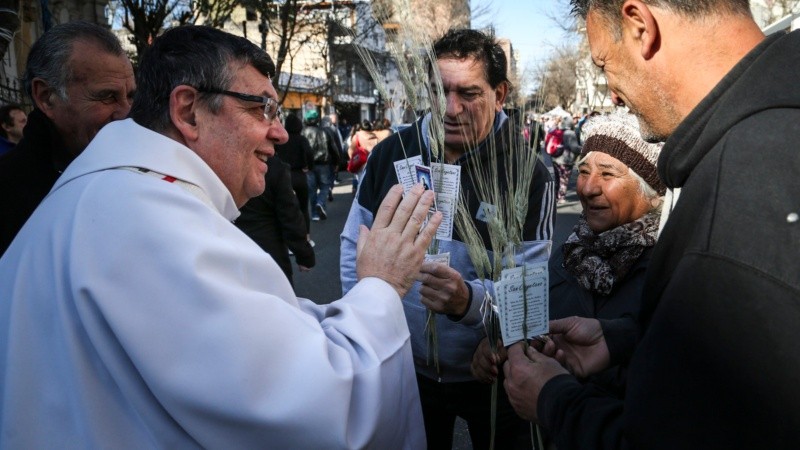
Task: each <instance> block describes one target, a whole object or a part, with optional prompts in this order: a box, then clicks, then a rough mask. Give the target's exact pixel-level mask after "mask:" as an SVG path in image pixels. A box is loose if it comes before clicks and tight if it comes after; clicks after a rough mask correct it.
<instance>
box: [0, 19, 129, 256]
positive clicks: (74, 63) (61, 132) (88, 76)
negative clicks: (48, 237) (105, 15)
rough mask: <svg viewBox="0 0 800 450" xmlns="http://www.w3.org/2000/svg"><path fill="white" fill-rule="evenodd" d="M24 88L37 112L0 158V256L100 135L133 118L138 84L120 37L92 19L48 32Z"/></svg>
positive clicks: (40, 42) (38, 43)
mask: <svg viewBox="0 0 800 450" xmlns="http://www.w3.org/2000/svg"><path fill="white" fill-rule="evenodd" d="M23 84H24V85H25V91H26V92H27V93H28V96H30V98H31V100H32V101H33V105H34V109H33V111H32V112H31V114H30V116H29V117H28V124H27V126H26V128H25V131H24V137H23V139H22V140H21V141H20V143H19V144H18V145H17V146H16V147H15V148H14V149H13V150H12V151H10V152H9V153H7V154H6V156H5V157H4V158H2V159H0V211H2V212H3V214H2V216H0V217H2V219H0V255H2V254H3V252H5V250H6V249H7V248H8V246H9V244H11V241H12V240H13V239H14V236H16V235H17V232H18V231H19V229H20V228H22V225H23V224H24V223H25V221H26V220H28V217H30V215H31V214H32V213H33V210H34V209H36V207H37V206H38V205H39V202H41V201H42V199H43V198H44V196H45V195H47V193H48V192H49V191H50V188H52V187H53V184H54V183H55V181H56V179H57V178H58V177H59V175H60V174H61V173H62V172H63V171H64V169H65V168H66V167H67V166H68V165H69V163H70V162H72V160H73V159H75V157H76V156H78V155H79V154H80V153H81V152H82V151H83V149H84V148H86V146H87V145H88V144H89V141H91V140H92V138H94V135H95V134H97V132H98V130H100V128H102V127H103V126H104V125H106V124H107V123H109V122H111V121H113V120H119V119H123V118H125V116H127V115H128V111H130V108H131V99H132V98H133V91H134V89H135V86H136V84H135V82H134V78H133V67H132V66H131V63H130V60H129V59H128V56H127V55H126V54H125V51H123V50H122V46H121V45H120V43H119V40H118V39H117V37H116V36H114V34H112V33H111V32H110V31H109V30H107V29H105V28H103V27H102V26H100V25H96V24H93V23H88V22H69V23H65V24H61V25H56V26H55V27H53V28H51V29H50V30H48V31H47V32H46V33H45V34H43V35H42V36H41V37H40V38H39V39H38V40H37V41H36V42H35V43H34V44H33V47H31V51H30V54H29V55H28V61H27V66H26V69H25V74H24V76H23Z"/></svg>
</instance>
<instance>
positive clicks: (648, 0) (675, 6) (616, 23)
mask: <svg viewBox="0 0 800 450" xmlns="http://www.w3.org/2000/svg"><path fill="white" fill-rule="evenodd" d="M623 3H625V0H570V5H571V6H572V13H573V14H574V15H576V16H578V17H580V18H582V19H586V15H587V14H589V11H594V12H597V13H598V14H599V15H600V16H602V17H603V18H604V19H605V20H606V21H607V23H608V25H609V26H610V31H612V34H613V35H614V38H615V39H617V40H619V39H620V38H621V37H622V34H621V29H620V19H621V18H622V4H623ZM642 3H644V4H646V5H648V6H657V7H660V8H665V9H669V10H671V11H673V12H675V13H677V14H681V15H683V16H685V17H689V18H699V17H705V16H708V15H711V14H721V13H729V14H735V15H745V16H748V17H752V12H751V11H750V2H749V0H642Z"/></svg>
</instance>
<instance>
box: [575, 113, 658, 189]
mask: <svg viewBox="0 0 800 450" xmlns="http://www.w3.org/2000/svg"><path fill="white" fill-rule="evenodd" d="M581 138H582V139H583V148H582V149H581V157H582V158H583V157H585V156H586V155H587V154H589V152H602V153H606V154H608V155H611V156H613V157H614V158H617V159H618V160H620V161H622V162H623V163H624V164H625V165H627V166H628V167H630V168H631V169H633V171H634V172H636V173H637V174H638V175H639V176H640V177H642V178H643V179H644V181H645V182H647V184H649V185H650V187H652V188H653V189H654V190H655V191H656V192H658V195H664V193H666V191H667V187H666V186H665V185H664V183H662V182H661V180H660V179H659V178H658V171H657V170H656V163H657V162H658V155H659V153H661V147H662V146H663V144H650V143H647V142H645V141H644V140H643V139H642V136H641V135H640V134H639V121H638V120H637V119H636V117H635V116H634V115H633V114H630V113H628V112H624V111H621V110H618V111H616V112H613V113H611V114H606V115H600V116H594V117H590V118H589V119H588V120H587V121H586V123H585V124H584V125H583V128H582V129H581Z"/></svg>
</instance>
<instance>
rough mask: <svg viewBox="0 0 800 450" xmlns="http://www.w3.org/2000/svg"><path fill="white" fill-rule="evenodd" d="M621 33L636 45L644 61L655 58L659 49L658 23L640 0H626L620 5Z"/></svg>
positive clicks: (648, 8)
mask: <svg viewBox="0 0 800 450" xmlns="http://www.w3.org/2000/svg"><path fill="white" fill-rule="evenodd" d="M622 32H623V35H625V34H627V35H629V36H630V37H631V38H632V39H633V40H634V42H636V43H637V45H638V47H639V52H640V54H641V56H642V58H644V59H645V60H649V59H651V58H652V57H653V56H655V54H656V52H658V50H659V49H660V47H661V35H660V34H659V28H658V21H657V20H656V18H655V16H654V15H653V11H651V10H650V7H649V6H647V5H646V4H644V3H643V2H641V1H640V0H627V1H626V2H625V3H624V4H623V5H622ZM623 39H624V38H623Z"/></svg>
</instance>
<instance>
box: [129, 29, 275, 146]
mask: <svg viewBox="0 0 800 450" xmlns="http://www.w3.org/2000/svg"><path fill="white" fill-rule="evenodd" d="M248 65H250V66H253V67H254V68H255V69H256V70H258V71H259V72H260V73H261V74H262V75H264V76H266V77H268V78H272V77H273V76H274V75H275V64H273V63H272V59H271V58H270V57H269V55H267V54H266V52H264V51H263V50H261V49H260V48H258V47H257V46H256V45H255V44H253V43H252V42H250V41H248V40H247V39H245V38H243V37H239V36H234V35H232V34H230V33H226V32H224V31H221V30H217V29H215V28H211V27H206V26H194V25H185V26H180V27H175V28H172V29H170V30H167V31H166V32H165V33H164V34H163V35H161V36H159V37H158V38H156V39H155V41H154V42H153V45H152V46H151V47H150V48H148V49H147V50H146V51H145V52H144V55H142V58H141V60H140V63H139V71H138V73H137V74H136V94H135V95H134V97H133V106H132V107H131V112H130V117H131V118H132V119H133V120H135V121H136V123H138V124H139V125H141V126H143V127H146V128H149V129H151V130H153V131H158V132H161V131H165V130H167V129H168V128H169V127H170V125H171V121H170V117H169V97H170V94H171V93H172V91H173V90H174V89H175V88H176V87H178V86H180V85H186V86H192V87H195V88H205V89H228V88H229V87H230V84H231V83H232V82H233V78H234V74H235V73H236V71H237V70H238V69H239V68H241V67H245V66H248ZM201 100H205V101H207V102H208V106H209V109H210V110H211V112H212V113H216V112H218V111H219V109H220V108H221V107H222V98H221V96H220V94H213V93H202V94H201Z"/></svg>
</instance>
